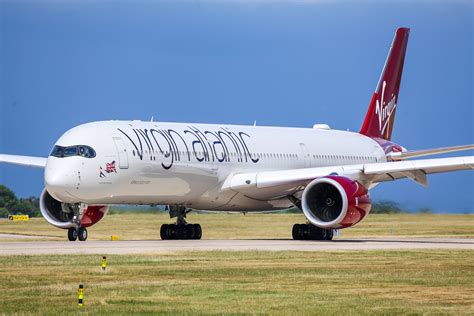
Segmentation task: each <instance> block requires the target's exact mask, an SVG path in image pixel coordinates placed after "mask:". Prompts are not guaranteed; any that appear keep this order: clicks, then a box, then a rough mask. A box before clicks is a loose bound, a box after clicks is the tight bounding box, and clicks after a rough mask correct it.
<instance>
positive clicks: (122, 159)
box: [113, 137, 128, 169]
mask: <svg viewBox="0 0 474 316" xmlns="http://www.w3.org/2000/svg"><path fill="white" fill-rule="evenodd" d="M113 140H114V143H115V148H117V153H118V157H119V168H120V169H128V155H127V148H126V147H125V144H124V143H123V140H122V138H120V137H114V138H113Z"/></svg>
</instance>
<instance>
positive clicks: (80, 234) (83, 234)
mask: <svg viewBox="0 0 474 316" xmlns="http://www.w3.org/2000/svg"><path fill="white" fill-rule="evenodd" d="M77 238H78V239H79V240H80V241H86V240H87V229H86V228H85V227H79V229H78V230H77Z"/></svg>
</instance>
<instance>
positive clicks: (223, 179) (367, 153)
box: [0, 28, 474, 241]
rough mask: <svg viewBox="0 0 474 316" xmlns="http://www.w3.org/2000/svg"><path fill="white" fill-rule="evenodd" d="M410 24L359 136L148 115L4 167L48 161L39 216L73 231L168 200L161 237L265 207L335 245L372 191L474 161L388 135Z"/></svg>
mask: <svg viewBox="0 0 474 316" xmlns="http://www.w3.org/2000/svg"><path fill="white" fill-rule="evenodd" d="M408 35H409V29H408V28H399V29H398V30H397V31H396V34H395V38H394V40H393V42H392V46H391V48H390V51H389V54H388V57H387V60H386V62H385V66H384V68H383V71H382V74H381V76H380V79H379V82H378V85H377V88H376V90H375V93H374V95H373V98H372V101H371V102H370V105H369V109H368V111H367V115H366V117H365V120H364V123H363V124H362V128H361V130H360V132H359V133H352V132H346V131H337V130H332V129H330V127H329V126H328V125H325V124H318V125H315V126H313V128H288V127H264V126H239V125H210V124H193V123H162V122H142V121H107V122H93V123H88V124H84V125H80V126H77V127H74V128H72V129H71V130H69V131H67V132H66V133H65V134H64V135H62V136H61V137H60V138H59V140H58V141H57V142H56V144H55V146H54V148H53V150H52V151H51V154H50V155H49V157H48V158H42V157H29V156H15V155H0V162H5V163H12V164H18V165H24V166H32V167H40V168H44V169H45V171H44V182H45V189H44V190H43V192H42V194H41V198H40V208H41V213H42V214H43V216H44V218H45V219H46V220H47V221H48V222H49V223H50V224H52V225H53V226H56V227H59V228H63V229H67V230H68V238H69V240H71V241H74V240H76V239H79V240H86V239H87V229H86V227H89V226H91V225H94V224H95V223H97V222H98V221H100V220H101V219H102V218H103V217H104V215H105V214H106V213H107V210H108V208H109V206H110V205H112V204H159V205H168V210H169V212H170V216H171V217H172V218H174V217H176V222H175V223H174V224H164V225H162V226H161V230H160V235H161V238H162V239H200V238H201V235H202V230H201V226H200V225H199V224H189V223H187V222H186V214H187V213H188V212H189V211H190V210H192V209H201V210H211V211H241V212H261V211H276V210H282V209H286V208H289V207H291V206H296V207H298V208H300V209H301V210H302V211H303V213H304V215H305V216H306V219H307V220H308V223H306V224H295V225H294V226H293V230H292V234H293V238H294V239H311V240H332V238H333V231H334V229H342V228H347V227H350V226H353V225H355V224H357V223H358V222H360V221H361V220H362V219H364V218H365V217H366V216H367V215H368V214H369V212H370V208H371V200H370V197H369V192H368V190H369V189H371V188H373V187H374V186H376V185H377V184H379V183H381V182H386V181H393V180H397V179H403V178H410V179H412V180H413V181H415V182H416V183H419V184H421V185H423V186H427V185H428V180H427V174H431V173H439V172H449V171H456V170H465V169H473V168H474V156H464V157H454V158H435V159H420V160H412V158H415V157H420V156H427V155H433V154H440V153H448V152H454V151H461V150H469V149H473V148H474V145H466V146H456V147H447V148H437V149H428V150H407V149H405V148H404V147H402V146H400V145H398V144H396V143H394V142H392V141H391V135H392V131H393V123H394V118H395V111H396V109H397V102H398V91H399V87H400V80H401V77H402V70H403V63H404V59H405V51H406V48H407V42H408Z"/></svg>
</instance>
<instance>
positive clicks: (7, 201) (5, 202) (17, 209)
mask: <svg viewBox="0 0 474 316" xmlns="http://www.w3.org/2000/svg"><path fill="white" fill-rule="evenodd" d="M8 215H29V216H30V217H38V216H41V212H40V209H39V199H38V198H37V197H35V196H30V197H28V198H20V199H19V198H17V197H16V195H15V193H14V192H13V191H12V190H10V189H9V188H7V187H6V186H4V185H1V184H0V218H1V217H8Z"/></svg>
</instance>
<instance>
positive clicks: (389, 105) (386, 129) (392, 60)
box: [360, 27, 410, 140]
mask: <svg viewBox="0 0 474 316" xmlns="http://www.w3.org/2000/svg"><path fill="white" fill-rule="evenodd" d="M409 33H410V29H409V28H404V27H401V28H399V29H397V31H396V32H395V37H394V39H393V42H392V46H391V47H390V51H389V53H388V56H387V60H386V61H385V66H384V67H383V71H382V74H381V75H380V79H379V82H378V84H377V89H376V90H375V93H374V96H373V97H372V101H371V102H370V106H369V110H368V111H367V115H366V116H365V120H364V124H363V125H362V128H361V130H360V133H361V134H364V135H366V136H369V137H374V138H383V139H386V140H390V139H391V137H392V129H393V121H394V120H395V110H396V109H397V102H398V91H399V89H400V81H401V79H402V71H403V63H404V61H405V52H406V49H407V44H408V34H409Z"/></svg>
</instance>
